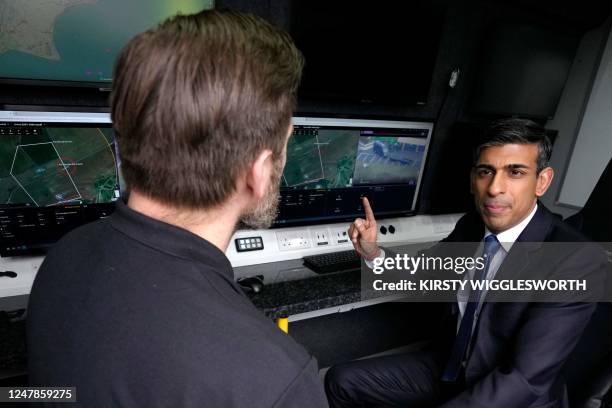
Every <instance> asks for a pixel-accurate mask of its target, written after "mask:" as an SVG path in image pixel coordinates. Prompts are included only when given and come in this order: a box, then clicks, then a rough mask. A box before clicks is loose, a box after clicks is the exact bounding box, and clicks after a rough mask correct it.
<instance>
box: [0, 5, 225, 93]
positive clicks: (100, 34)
mask: <svg viewBox="0 0 612 408" xmlns="http://www.w3.org/2000/svg"><path fill="white" fill-rule="evenodd" d="M213 5H214V0H174V1H167V0H130V1H123V0H0V78H9V79H37V80H55V81H79V82H109V81H111V79H112V70H113V64H114V61H115V58H116V57H117V55H118V53H119V51H120V50H121V48H122V47H123V46H124V45H125V43H126V42H127V41H128V40H129V39H130V38H131V37H133V36H134V35H135V34H137V33H139V32H142V31H145V30H147V29H149V28H151V27H153V26H155V25H156V24H158V23H159V22H161V21H163V20H164V19H166V18H167V17H170V16H173V15H175V14H177V13H182V14H188V13H194V12H198V11H200V10H203V9H210V8H212V7H213Z"/></svg>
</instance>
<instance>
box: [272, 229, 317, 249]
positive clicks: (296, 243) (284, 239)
mask: <svg viewBox="0 0 612 408" xmlns="http://www.w3.org/2000/svg"><path fill="white" fill-rule="evenodd" d="M276 240H277V242H278V249H280V250H281V251H290V250H295V249H303V248H310V239H309V238H308V233H307V231H305V230H304V231H302V230H300V231H283V232H277V233H276Z"/></svg>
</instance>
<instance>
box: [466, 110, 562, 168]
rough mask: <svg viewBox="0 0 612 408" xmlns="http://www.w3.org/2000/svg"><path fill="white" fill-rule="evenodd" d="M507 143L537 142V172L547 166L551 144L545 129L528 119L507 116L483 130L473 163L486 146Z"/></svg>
mask: <svg viewBox="0 0 612 408" xmlns="http://www.w3.org/2000/svg"><path fill="white" fill-rule="evenodd" d="M507 144H537V145H538V160H537V174H539V173H540V172H541V171H542V170H543V169H544V168H546V167H548V162H549V161H550V155H551V153H552V145H551V143H550V139H549V138H548V136H546V131H545V129H544V128H543V127H542V126H540V125H538V124H537V123H535V122H534V121H532V120H529V119H520V118H509V119H501V120H496V121H494V122H492V123H491V124H490V125H489V126H488V127H487V129H486V130H485V131H484V134H483V138H482V141H481V143H480V144H479V145H478V146H477V147H476V149H475V150H474V164H476V163H477V162H478V159H479V158H480V153H481V152H482V151H483V150H484V149H486V148H487V147H494V146H503V145H507Z"/></svg>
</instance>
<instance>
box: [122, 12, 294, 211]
mask: <svg viewBox="0 0 612 408" xmlns="http://www.w3.org/2000/svg"><path fill="white" fill-rule="evenodd" d="M303 65H304V60H303V57H302V54H301V53H300V51H299V50H298V49H297V48H296V47H295V45H294V44H293V42H292V40H291V38H290V37H289V35H288V34H287V33H286V32H284V31H282V30H281V29H279V28H277V27H274V26H273V25H271V24H270V23H268V22H266V21H264V20H263V19H261V18H259V17H257V16H254V15H251V14H246V13H240V12H236V11H228V10H226V11H219V10H208V11H202V12H200V13H198V14H193V15H178V16H175V17H172V18H170V19H168V20H166V21H164V22H162V23H161V24H160V25H159V26H157V27H156V28H153V29H151V30H149V31H146V32H144V33H142V34H139V35H137V36H136V37H134V38H133V39H132V40H131V41H130V42H129V43H128V44H127V45H126V46H125V48H124V49H123V50H122V51H121V53H120V55H119V57H118V59H117V62H116V65H115V74H114V81H113V91H112V94H111V115H112V120H113V128H114V131H115V133H116V138H117V142H118V146H119V153H120V156H121V160H122V171H123V174H124V177H125V180H126V182H127V184H128V188H130V189H134V190H137V191H139V192H141V193H143V194H145V195H147V196H149V197H151V198H154V199H158V200H160V201H161V202H163V203H166V204H170V205H173V206H178V207H183V208H207V207H212V206H215V205H218V204H220V203H222V202H224V201H225V200H226V199H227V198H228V197H229V196H230V194H231V193H232V192H233V191H234V190H235V183H236V180H237V178H238V175H239V174H240V173H241V172H242V171H243V170H244V169H245V168H246V167H247V166H248V165H249V164H251V163H252V162H253V160H255V158H256V156H257V155H258V154H259V153H261V151H262V150H264V149H271V150H272V152H273V153H274V159H275V160H276V159H279V160H280V158H281V157H282V155H283V154H284V148H285V142H286V135H287V131H288V129H289V127H290V125H291V114H292V112H293V109H294V108H295V103H296V90H297V87H298V84H299V81H300V77H301V73H302V67H303Z"/></svg>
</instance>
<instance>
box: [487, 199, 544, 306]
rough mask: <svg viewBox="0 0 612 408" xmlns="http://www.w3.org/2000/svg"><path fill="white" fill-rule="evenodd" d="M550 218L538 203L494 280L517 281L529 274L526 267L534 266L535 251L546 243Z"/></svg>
mask: <svg viewBox="0 0 612 408" xmlns="http://www.w3.org/2000/svg"><path fill="white" fill-rule="evenodd" d="M552 217H554V216H553V215H552V214H551V213H550V212H549V211H548V210H547V209H546V208H545V207H544V206H543V205H542V204H541V203H538V210H537V211H536V213H535V215H534V216H533V218H532V219H531V221H530V222H529V224H527V226H526V227H525V229H524V230H523V232H522V233H521V235H519V237H518V238H517V240H516V242H515V244H514V245H513V246H512V248H511V249H510V252H508V255H506V258H505V259H504V262H503V263H502V264H501V266H500V267H499V270H498V271H497V273H496V274H495V279H496V280H503V279H519V277H520V276H521V275H523V274H525V273H526V272H527V273H528V272H529V270H528V269H527V266H528V265H529V264H530V263H531V264H534V257H535V256H537V254H536V253H535V251H537V250H538V249H539V248H540V247H541V246H542V243H543V242H544V241H546V238H547V236H548V234H549V231H550V229H551V227H552V221H553V218H552ZM501 295H504V294H501ZM506 296H507V295H506Z"/></svg>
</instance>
